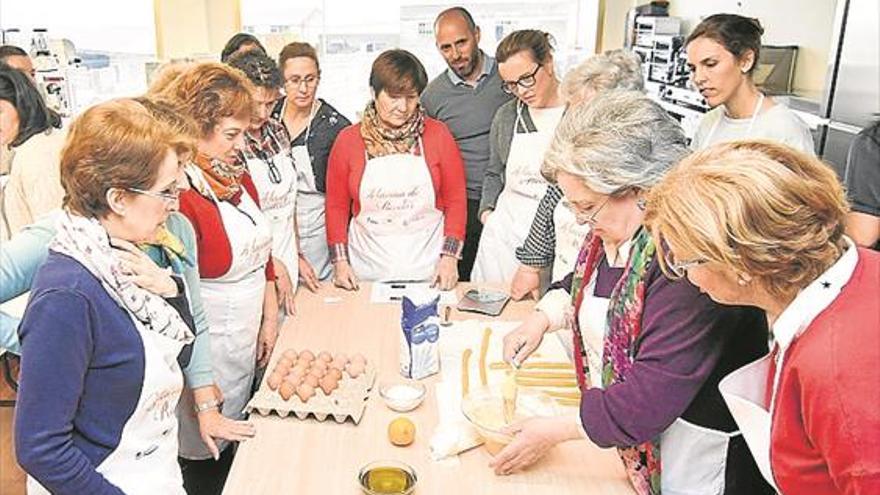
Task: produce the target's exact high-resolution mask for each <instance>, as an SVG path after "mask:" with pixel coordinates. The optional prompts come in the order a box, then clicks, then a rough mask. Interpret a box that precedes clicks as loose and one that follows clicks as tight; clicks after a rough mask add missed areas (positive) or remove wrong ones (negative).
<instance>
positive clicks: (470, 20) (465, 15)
mask: <svg viewBox="0 0 880 495" xmlns="http://www.w3.org/2000/svg"><path fill="white" fill-rule="evenodd" d="M450 14H458V15H460V16H461V18H462V19H464V22H465V24H467V27H468V30H469V31H470V32H472V33H473V32H476V30H477V23H476V22H474V17H473V16H472V15H471V13H470V12H468V11H467V9H465V8H464V7H450V8H448V9H446V10H444V11H443V12H440V13H439V14H437V18H436V19H434V31H437V24H440V19H442V18H444V17H446V16H447V15H450Z"/></svg>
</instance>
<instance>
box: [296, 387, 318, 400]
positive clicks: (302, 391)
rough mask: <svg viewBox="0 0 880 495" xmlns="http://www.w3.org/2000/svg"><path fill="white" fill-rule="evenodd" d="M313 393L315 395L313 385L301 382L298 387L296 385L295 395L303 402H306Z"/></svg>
mask: <svg viewBox="0 0 880 495" xmlns="http://www.w3.org/2000/svg"><path fill="white" fill-rule="evenodd" d="M313 395H315V387H313V386H312V385H309V384H307V383H303V384H301V385H300V386H299V387H296V396H297V397H299V400H301V401H303V402H308V401H309V399H311V398H312V396H313Z"/></svg>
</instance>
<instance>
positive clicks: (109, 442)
mask: <svg viewBox="0 0 880 495" xmlns="http://www.w3.org/2000/svg"><path fill="white" fill-rule="evenodd" d="M178 131H179V129H176V128H174V127H172V126H171V125H168V124H167V123H166V122H163V121H162V120H159V119H155V118H154V117H153V115H151V112H149V111H148V110H147V109H146V108H144V106H143V105H141V104H139V103H138V102H135V101H133V100H114V101H110V102H107V103H102V104H100V105H97V106H94V107H92V108H90V109H88V110H86V111H85V112H84V113H83V114H82V115H81V116H79V117H78V118H77V119H76V120H75V121H74V123H73V124H72V125H71V128H70V132H69V134H68V139H67V142H66V144H65V146H64V150H63V151H62V154H61V162H60V169H59V171H60V178H61V179H60V180H61V185H62V187H63V189H64V192H65V196H64V212H63V213H60V214H59V218H58V222H57V223H56V224H55V232H54V238H53V239H52V241H51V243H50V245H49V252H48V256H47V257H46V260H45V262H44V263H43V265H42V266H41V267H40V269H39V271H38V273H37V275H36V277H35V278H34V281H33V285H32V287H31V294H30V300H29V302H28V306H27V309H26V310H25V314H24V317H23V319H22V323H21V326H20V329H19V332H20V336H21V351H22V362H21V373H20V387H19V392H18V402H17V405H16V414H15V441H16V448H15V451H16V457H17V458H18V462H19V463H20V464H21V465H22V467H23V468H24V470H25V471H26V472H27V473H28V474H29V479H28V493H32V494H37V493H50V492H51V493H56V494H79V493H102V494H103V493H107V494H109V493H114V494H117V493H143V494H147V493H180V494H182V493H183V483H182V480H181V475H180V468H179V467H178V465H177V450H178V443H177V427H178V421H177V416H176V414H175V409H176V407H177V402H178V398H179V397H180V396H181V393H182V390H183V386H184V377H183V375H182V373H181V367H183V366H185V365H186V363H187V362H188V361H189V360H190V358H191V353H192V352H193V350H192V344H193V342H194V340H195V337H194V334H193V329H194V325H193V321H192V315H191V313H190V311H189V306H188V304H187V294H186V290H185V284H184V282H183V281H182V280H180V279H179V278H177V277H172V276H170V275H169V273H168V272H167V271H165V270H162V269H160V268H158V267H157V266H156V265H155V264H153V263H152V261H150V260H149V259H148V258H147V257H146V255H144V254H143V253H140V252H139V251H138V250H137V248H135V247H134V245H135V244H140V243H147V242H154V239H156V238H157V236H159V235H160V234H161V232H162V231H163V230H164V228H165V225H166V221H167V220H168V218H169V215H170V214H171V213H172V212H173V211H174V208H175V207H176V191H177V186H178V184H179V181H180V177H181V173H180V168H181V162H182V161H185V160H186V159H187V156H188V155H189V154H190V153H191V152H192V148H193V143H192V141H190V140H189V138H188V137H186V136H184V135H181V134H180V133H179V132H178ZM171 191H174V192H171ZM169 196H170V197H171V198H170V201H166V198H167V197H169Z"/></svg>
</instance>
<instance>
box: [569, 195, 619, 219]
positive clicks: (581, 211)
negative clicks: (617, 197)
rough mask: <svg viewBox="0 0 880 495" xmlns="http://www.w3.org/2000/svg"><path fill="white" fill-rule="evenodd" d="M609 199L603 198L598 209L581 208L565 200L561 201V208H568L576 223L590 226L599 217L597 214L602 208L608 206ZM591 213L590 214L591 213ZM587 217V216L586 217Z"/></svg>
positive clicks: (609, 197)
mask: <svg viewBox="0 0 880 495" xmlns="http://www.w3.org/2000/svg"><path fill="white" fill-rule="evenodd" d="M610 199H611V196H608V197H607V198H605V201H603V202H602V204H600V205H599V207H598V208H595V209H594V208H593V207H591V208H582V207H580V206H578V205H577V204H574V203H572V202H570V201H569V200H567V199H563V200H562V204H563V206H565V207H566V208H568V209H569V210H570V211H571V212H572V213H574V216H575V218H577V220H578V222H581V223H587V224H590V225H595V224H596V216H597V215H599V212H600V211H602V208H605V205H607V204H608V200H610ZM591 212H592V213H591ZM588 215H589V216H588Z"/></svg>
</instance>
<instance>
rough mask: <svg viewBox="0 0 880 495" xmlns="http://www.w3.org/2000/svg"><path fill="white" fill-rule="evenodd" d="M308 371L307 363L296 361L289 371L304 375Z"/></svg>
mask: <svg viewBox="0 0 880 495" xmlns="http://www.w3.org/2000/svg"><path fill="white" fill-rule="evenodd" d="M308 371H309V365H308V364H307V363H303V362H298V363H296V366H294V367H293V368H292V369H291V370H290V372H291V373H299V374H301V375H305V374H306V373H307V372H308Z"/></svg>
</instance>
